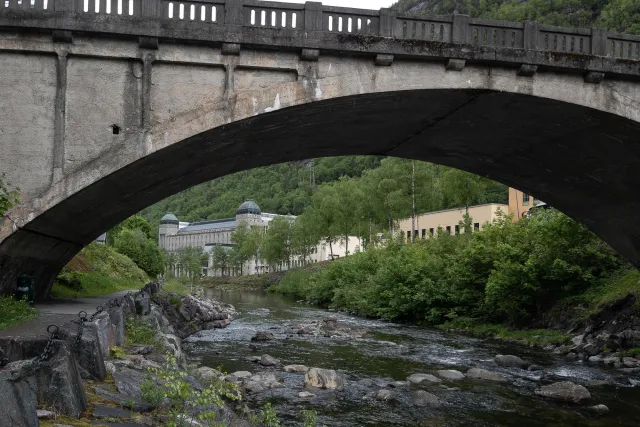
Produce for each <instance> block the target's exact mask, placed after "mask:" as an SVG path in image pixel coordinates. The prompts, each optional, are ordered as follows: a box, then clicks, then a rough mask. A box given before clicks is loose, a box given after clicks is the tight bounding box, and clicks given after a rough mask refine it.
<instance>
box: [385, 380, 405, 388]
mask: <svg viewBox="0 0 640 427" xmlns="http://www.w3.org/2000/svg"><path fill="white" fill-rule="evenodd" d="M408 385H409V383H408V382H407V381H394V382H392V383H389V387H391V388H402V387H406V386H408Z"/></svg>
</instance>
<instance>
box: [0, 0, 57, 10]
mask: <svg viewBox="0 0 640 427" xmlns="http://www.w3.org/2000/svg"><path fill="white" fill-rule="evenodd" d="M47 8H49V2H48V0H0V11H1V10H2V9H9V10H29V9H33V10H37V11H42V10H47Z"/></svg>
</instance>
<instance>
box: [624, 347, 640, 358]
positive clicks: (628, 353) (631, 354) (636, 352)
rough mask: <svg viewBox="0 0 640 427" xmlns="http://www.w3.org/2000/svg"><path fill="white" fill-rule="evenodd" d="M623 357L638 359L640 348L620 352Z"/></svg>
mask: <svg viewBox="0 0 640 427" xmlns="http://www.w3.org/2000/svg"><path fill="white" fill-rule="evenodd" d="M620 354H621V357H636V356H640V347H636V348H630V349H628V350H624V351H622V352H620Z"/></svg>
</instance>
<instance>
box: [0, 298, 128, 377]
mask: <svg viewBox="0 0 640 427" xmlns="http://www.w3.org/2000/svg"><path fill="white" fill-rule="evenodd" d="M136 295H137V294H136ZM133 296H134V293H133V292H128V293H127V294H126V295H125V296H124V297H121V298H112V299H110V300H109V301H108V302H107V303H106V304H105V305H106V306H107V309H108V310H110V309H112V308H116V307H121V306H122V304H124V299H125V298H128V297H133ZM103 311H104V307H103V306H101V305H99V306H97V307H96V312H95V313H93V314H92V315H91V317H89V318H88V319H87V312H86V311H84V310H83V311H80V312H79V313H78V320H77V321H76V322H77V323H78V329H77V333H76V338H75V340H73V344H72V345H71V350H72V351H73V350H75V349H77V348H78V346H79V345H80V341H81V340H82V334H83V333H84V324H85V322H93V320H94V319H95V317H96V316H97V315H98V314H100V313H102V312H103ZM59 331H60V328H59V327H58V326H57V325H49V326H47V333H48V334H49V338H48V339H47V344H46V345H45V347H44V350H43V351H42V354H41V355H40V356H38V357H37V358H36V359H35V360H34V361H33V365H34V368H35V369H36V370H39V369H40V368H41V367H42V364H43V363H44V362H45V361H46V360H47V359H49V357H50V356H51V353H52V352H53V340H55V339H58V332H59ZM2 356H3V354H2V353H1V351H0V368H4V367H5V366H6V365H8V364H9V359H8V358H6V357H2Z"/></svg>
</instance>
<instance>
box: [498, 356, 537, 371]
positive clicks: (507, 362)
mask: <svg viewBox="0 0 640 427" xmlns="http://www.w3.org/2000/svg"><path fill="white" fill-rule="evenodd" d="M494 360H495V362H496V364H498V366H504V367H507V368H520V369H527V366H529V364H528V363H527V362H525V361H524V360H522V359H520V358H519V357H518V356H513V355H510V354H499V355H497V356H496V357H495V359H494Z"/></svg>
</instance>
